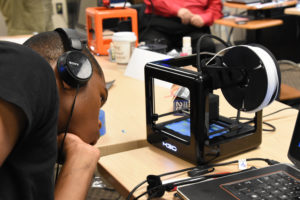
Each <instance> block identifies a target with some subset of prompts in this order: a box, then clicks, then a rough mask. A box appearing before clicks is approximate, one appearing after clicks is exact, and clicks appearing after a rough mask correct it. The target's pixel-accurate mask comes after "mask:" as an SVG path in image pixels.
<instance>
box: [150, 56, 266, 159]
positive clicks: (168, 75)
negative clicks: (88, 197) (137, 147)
mask: <svg viewBox="0 0 300 200" xmlns="http://www.w3.org/2000/svg"><path fill="white" fill-rule="evenodd" d="M195 63H196V55H191V56H186V57H180V58H172V59H167V60H161V61H155V62H150V63H147V64H146V66H145V95H146V124H147V141H148V142H149V143H150V144H152V145H154V146H156V147H158V148H160V149H163V150H165V151H167V152H169V153H171V154H173V155H175V156H178V157H180V158H182V159H184V160H187V161H189V162H192V163H194V164H203V163H207V162H210V161H215V160H220V159H223V158H226V157H229V156H232V155H234V154H238V153H241V152H243V151H246V150H250V149H253V148H256V147H258V146H259V145H260V144H261V140H262V111H258V112H256V113H255V117H254V125H253V126H252V127H254V128H253V130H252V131H248V132H245V134H241V135H238V134H237V135H236V136H234V137H230V138H226V139H224V140H223V141H218V142H215V143H212V142H210V140H209V139H208V134H207V128H206V123H207V120H208V119H207V118H208V117H207V112H209V111H208V107H209V106H208V105H209V94H210V93H212V91H213V89H212V88H211V86H210V85H211V84H210V76H209V75H208V74H205V73H201V72H197V71H192V70H188V69H184V68H182V67H184V66H188V65H193V66H195ZM154 79H159V80H163V81H167V82H171V83H173V84H177V85H180V86H183V87H186V88H188V89H189V91H190V123H191V127H190V132H191V137H190V140H189V142H188V143H187V142H186V141H183V140H182V139H180V138H177V137H174V136H172V134H168V133H166V132H165V131H162V129H161V128H159V125H156V124H155V121H157V119H158V115H157V114H156V113H155V107H154V106H155V105H154V104H155V102H154V95H155V93H154ZM165 144H168V146H169V147H174V146H175V147H176V149H175V150H176V151H174V148H173V149H172V148H166V145H165Z"/></svg>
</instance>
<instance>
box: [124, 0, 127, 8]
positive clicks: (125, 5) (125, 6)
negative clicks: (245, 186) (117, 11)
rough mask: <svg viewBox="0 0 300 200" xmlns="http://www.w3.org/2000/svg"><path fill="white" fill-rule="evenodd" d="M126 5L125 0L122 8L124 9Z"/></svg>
mask: <svg viewBox="0 0 300 200" xmlns="http://www.w3.org/2000/svg"><path fill="white" fill-rule="evenodd" d="M126 3H127V0H125V1H124V6H123V8H126Z"/></svg>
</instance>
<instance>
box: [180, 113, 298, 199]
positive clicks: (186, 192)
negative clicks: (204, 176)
mask: <svg viewBox="0 0 300 200" xmlns="http://www.w3.org/2000/svg"><path fill="white" fill-rule="evenodd" d="M288 158H289V159H290V161H291V162H292V163H293V164H294V165H292V164H285V163H279V164H275V165H271V166H267V167H264V168H259V169H253V170H246V171H244V172H240V173H238V174H232V175H228V176H224V177H221V178H217V179H211V180H207V181H203V182H200V183H195V184H190V185H186V186H181V187H178V189H177V192H178V195H179V197H180V198H181V199H184V200H199V199H205V200H210V199H214V200H216V199H221V200H223V199H224V200H225V199H226V200H231V199H232V200H236V199H241V200H244V199H245V200H248V199H259V200H264V199H272V200H273V199H300V112H298V117H297V121H296V124H295V128H294V133H293V136H292V140H291V143H290V147H289V151H288Z"/></svg>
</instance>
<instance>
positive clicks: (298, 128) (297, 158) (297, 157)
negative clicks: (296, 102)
mask: <svg viewBox="0 0 300 200" xmlns="http://www.w3.org/2000/svg"><path fill="white" fill-rule="evenodd" d="M288 157H289V159H290V160H291V161H292V162H293V163H294V164H295V165H296V166H297V168H298V169H300V112H298V117H297V120H296V124H295V128H294V133H293V136H292V140H291V144H290V148H289V152H288Z"/></svg>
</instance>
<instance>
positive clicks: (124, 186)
mask: <svg viewBox="0 0 300 200" xmlns="http://www.w3.org/2000/svg"><path fill="white" fill-rule="evenodd" d="M295 121H296V114H295V115H293V116H290V117H288V118H285V119H278V120H273V121H272V123H273V124H274V125H275V126H276V128H277V131H276V132H264V133H263V140H262V144H261V145H260V146H259V147H258V148H257V149H254V150H252V151H248V152H245V153H243V154H240V155H237V156H234V157H231V158H229V159H226V160H223V161H222V162H226V161H232V160H237V159H242V158H254V157H256V158H269V159H274V160H277V161H281V162H285V163H290V161H289V160H288V158H287V152H288V147H289V143H290V139H291V135H292V132H293V128H294V123H295ZM192 166H193V165H192V164H191V163H189V162H186V161H184V160H182V159H179V158H177V157H175V156H173V155H170V154H168V153H166V152H164V151H162V150H160V149H157V148H155V147H153V146H148V147H144V148H140V149H135V150H130V151H126V152H121V153H117V154H113V155H110V156H105V157H102V158H101V159H100V160H99V165H98V170H99V172H100V173H101V175H103V176H104V177H105V178H106V180H108V181H109V182H110V183H111V184H112V185H113V186H114V187H115V188H116V190H117V191H118V192H120V193H121V194H122V195H123V196H124V197H126V196H127V195H128V194H129V192H130V191H131V190H132V189H133V188H134V187H135V186H136V185H137V184H139V183H141V182H142V181H144V180H145V179H146V177H147V176H148V175H150V174H152V175H159V174H162V173H166V172H171V171H175V170H179V169H184V168H188V167H192ZM248 166H255V167H257V168H259V167H264V166H266V163H264V162H261V161H253V162H248ZM237 170H238V166H237V164H232V165H228V166H224V167H217V168H216V169H215V172H214V173H221V172H233V171H237ZM185 177H187V175H186V173H181V174H176V175H171V176H166V177H164V178H163V180H174V179H180V178H185ZM146 187H147V184H144V185H142V186H141V187H140V188H139V189H138V190H137V191H136V192H135V193H134V196H135V197H136V196H138V195H139V194H141V193H143V192H144V191H146ZM142 199H146V198H142ZM163 199H173V193H166V194H165V195H164V196H163Z"/></svg>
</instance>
